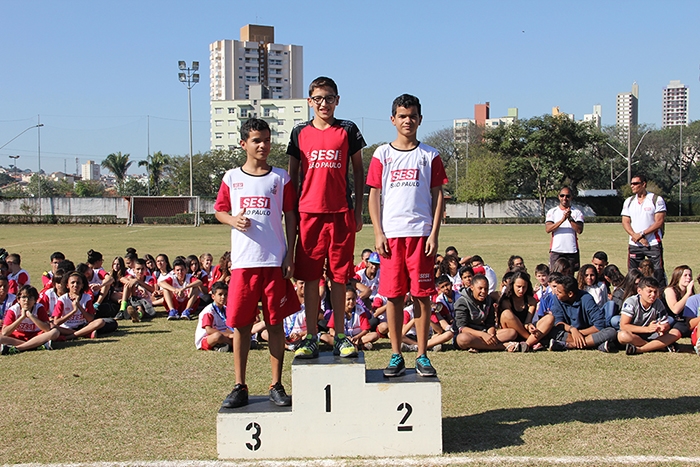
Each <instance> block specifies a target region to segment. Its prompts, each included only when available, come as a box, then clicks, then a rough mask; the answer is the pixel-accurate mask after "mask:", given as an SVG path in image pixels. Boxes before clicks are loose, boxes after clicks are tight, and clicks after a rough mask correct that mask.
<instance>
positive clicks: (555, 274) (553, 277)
mask: <svg viewBox="0 0 700 467" xmlns="http://www.w3.org/2000/svg"><path fill="white" fill-rule="evenodd" d="M562 276H563V274H562V273H560V272H550V273H549V275H548V276H547V282H556V281H557V279H559V278H561V277H562Z"/></svg>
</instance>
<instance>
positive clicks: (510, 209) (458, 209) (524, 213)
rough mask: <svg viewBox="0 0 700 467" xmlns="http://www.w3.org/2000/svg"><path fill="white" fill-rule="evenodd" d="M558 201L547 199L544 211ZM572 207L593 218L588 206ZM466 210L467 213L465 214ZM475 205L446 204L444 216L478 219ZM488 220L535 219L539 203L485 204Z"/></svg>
mask: <svg viewBox="0 0 700 467" xmlns="http://www.w3.org/2000/svg"><path fill="white" fill-rule="evenodd" d="M557 204H559V203H558V201H557V200H554V199H548V200H547V202H546V203H545V206H546V209H550V208H553V207H554V206H557ZM573 207H575V208H576V209H580V210H581V212H583V215H584V216H595V212H594V211H593V209H591V208H590V206H588V205H584V204H578V203H573ZM467 209H468V210H469V212H468V213H467ZM478 209H479V208H478V206H477V205H476V204H467V203H460V204H447V205H446V214H447V216H449V217H469V218H477V217H479V210H478ZM484 211H485V213H486V215H485V216H484V217H488V218H498V217H537V216H539V215H540V203H539V201H538V200H536V199H510V200H506V201H499V202H497V203H487V204H486V206H485V207H484Z"/></svg>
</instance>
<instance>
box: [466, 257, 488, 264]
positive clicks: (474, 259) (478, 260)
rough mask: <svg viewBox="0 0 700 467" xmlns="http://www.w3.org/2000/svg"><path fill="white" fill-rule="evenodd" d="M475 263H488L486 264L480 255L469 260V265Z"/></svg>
mask: <svg viewBox="0 0 700 467" xmlns="http://www.w3.org/2000/svg"><path fill="white" fill-rule="evenodd" d="M474 261H476V262H479V263H482V264H486V263H484V259H483V258H482V257H481V256H479V255H474V256H472V257H471V258H469V264H472V263H473V262H474Z"/></svg>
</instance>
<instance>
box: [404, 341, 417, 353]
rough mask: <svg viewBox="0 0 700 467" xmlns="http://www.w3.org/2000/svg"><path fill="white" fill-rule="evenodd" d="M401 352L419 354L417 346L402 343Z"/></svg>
mask: <svg viewBox="0 0 700 467" xmlns="http://www.w3.org/2000/svg"><path fill="white" fill-rule="evenodd" d="M401 352H418V346H417V345H416V344H407V343H405V342H402V343H401Z"/></svg>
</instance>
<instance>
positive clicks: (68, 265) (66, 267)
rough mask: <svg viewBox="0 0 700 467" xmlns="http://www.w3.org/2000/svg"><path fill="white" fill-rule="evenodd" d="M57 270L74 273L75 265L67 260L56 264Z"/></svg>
mask: <svg viewBox="0 0 700 467" xmlns="http://www.w3.org/2000/svg"><path fill="white" fill-rule="evenodd" d="M58 269H63V270H64V271H65V272H73V271H75V263H73V261H71V260H69V259H64V260H63V261H61V262H60V263H58Z"/></svg>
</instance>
